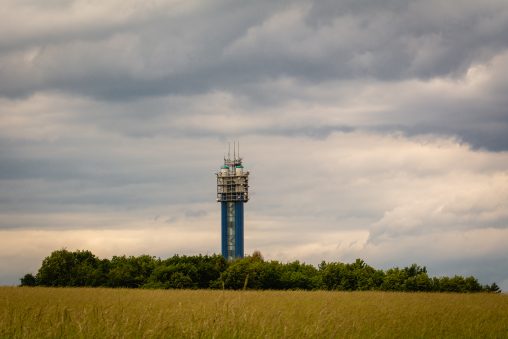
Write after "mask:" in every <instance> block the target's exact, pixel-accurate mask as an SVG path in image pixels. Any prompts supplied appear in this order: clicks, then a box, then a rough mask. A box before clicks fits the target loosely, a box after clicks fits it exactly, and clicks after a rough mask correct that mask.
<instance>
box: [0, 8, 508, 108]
mask: <svg viewBox="0 0 508 339" xmlns="http://www.w3.org/2000/svg"><path fill="white" fill-rule="evenodd" d="M125 7H127V8H128V7H129V6H128V5H125ZM139 7H140V9H139V11H137V12H136V11H134V10H133V9H130V10H125V9H124V10H125V11H126V12H127V14H126V15H124V16H121V17H119V18H118V19H116V20H112V22H113V23H109V22H108V21H106V20H104V21H99V22H87V21H84V20H81V22H80V24H72V22H67V21H62V23H60V25H57V27H58V28H57V29H52V30H51V29H48V30H46V31H42V32H39V31H30V23H29V24H28V28H25V29H24V30H23V31H21V30H20V31H21V32H16V30H14V33H13V34H12V36H11V35H7V34H6V33H4V34H3V35H2V36H1V37H2V39H1V40H0V42H2V43H1V44H0V46H2V47H1V51H2V53H1V55H2V59H3V60H2V61H3V63H4V64H5V65H8V66H10V67H7V68H5V67H4V68H3V69H2V78H3V79H4V81H2V88H1V89H0V93H1V94H3V95H4V96H15V95H22V94H25V95H26V94H30V93H32V92H34V91H41V90H42V91H43V90H48V89H58V90H64V91H73V92H76V93H80V94H85V95H93V96H96V97H100V98H104V99H112V100H114V99H117V100H124V99H126V98H129V97H137V96H145V95H162V94H168V93H196V92H203V91H208V90H210V89H214V88H219V89H221V88H225V89H234V88H235V87H236V85H238V84H244V83H249V82H256V81H259V80H260V79H263V78H267V77H268V78H272V77H279V76H289V77H295V78H299V79H303V80H306V81H312V82H320V81H323V80H330V79H336V78H351V77H365V76H367V77H374V78H378V79H385V78H386V79H401V78H413V77H416V78H428V77H432V76H448V75H453V74H457V73H461V72H464V71H465V70H467V68H468V67H469V66H470V65H471V64H472V63H475V62H483V61H486V60H488V59H489V58H491V57H492V56H493V55H495V54H496V53H497V52H499V51H502V50H503V49H505V48H507V46H508V35H507V34H505V33H506V31H507V29H508V20H506V18H507V16H508V12H507V8H506V7H507V6H505V4H504V2H503V1H488V2H482V3H478V2H468V1H461V2H460V5H458V4H455V3H453V4H452V3H442V2H434V1H431V2H429V1H410V2H407V1H384V2H380V1H363V2H361V3H359V2H355V1H341V2H336V1H333V2H329V1H323V2H321V1H320V2H316V3H314V4H312V6H309V5H306V4H304V3H299V2H286V3H285V4H279V5H274V4H270V3H265V2H256V4H250V5H239V4H238V3H233V2H222V3H216V4H215V5H214V6H210V5H209V6H205V7H204V8H196V9H194V10H187V11H184V12H183V13H181V14H180V15H175V14H174V13H173V12H172V10H171V6H161V8H159V9H158V10H157V8H150V6H148V5H147V6H146V7H145V6H139ZM48 12H50V13H51V10H48ZM53 14H55V13H53ZM136 14H138V15H136ZM55 15H57V17H58V15H60V16H65V15H66V11H65V10H61V11H60V12H56V14H55ZM48 20H49V19H48ZM83 21H84V22H83ZM69 26H70V27H69ZM16 33H17V34H16ZM30 49H32V50H33V51H32V52H31V55H29V56H26V54H27V53H28V54H30V51H29V50H30ZM23 55H25V59H26V60H25V61H23V62H21V61H19V59H20V58H21V59H22V58H23Z"/></svg>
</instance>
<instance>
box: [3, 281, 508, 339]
mask: <svg viewBox="0 0 508 339" xmlns="http://www.w3.org/2000/svg"><path fill="white" fill-rule="evenodd" d="M0 312H1V313H0V337H2V338H4V337H8V338H16V337H33V338H45V337H51V338H56V337H73V338H75V337H78V338H79V337H86V338H90V337H96V338H115V337H126V338H150V337H156V338H157V337H192V338H195V337H205V338H212V337H214V338H263V337H268V338H284V337H288V338H302V337H314V338H337V337H403V338H407V337H427V338H436V337H456V338H464V337H492V338H495V337H497V338H508V295H505V294H431V293H388V292H325V291H317V292H303V291H302V292H300V291H287V292H285V291H279V292H275V291H262V292H256V291H238V292H235V291H211V290H198V291H183V290H127V289H105V288H99V289H91V288H16V287H0Z"/></svg>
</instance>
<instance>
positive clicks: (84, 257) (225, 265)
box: [20, 249, 500, 293]
mask: <svg viewBox="0 0 508 339" xmlns="http://www.w3.org/2000/svg"><path fill="white" fill-rule="evenodd" d="M20 280H21V286H53V287H57V286H61V287H63V286H69V287H71V286H72V287H124V288H154V289H155V288H160V289H170V288H171V289H206V288H211V289H233V290H238V289H254V290H268V289H269V290H341V291H366V290H379V291H408V292H409V291H411V292H415V291H422V292H423V291H425V292H431V291H432V292H495V293H499V292H500V289H499V287H498V286H497V284H496V283H492V284H491V285H481V284H480V283H479V282H478V280H477V279H476V278H475V277H472V276H470V277H462V276H458V275H456V276H454V277H430V276H429V275H428V273H427V269H426V267H425V266H423V267H422V266H419V265H417V264H413V265H411V266H409V267H404V268H399V267H395V268H391V269H388V270H386V271H383V270H379V269H375V268H373V267H371V266H369V265H367V264H366V263H365V262H364V261H363V260H361V259H356V261H355V262H353V263H341V262H325V261H323V262H321V264H319V266H318V267H317V268H316V267H315V266H313V265H308V264H305V263H301V262H299V261H293V262H289V263H281V262H278V261H274V260H270V261H268V260H264V259H263V257H262V255H261V253H259V252H254V253H253V254H252V255H251V256H248V257H245V258H243V259H237V260H234V261H227V260H225V259H224V257H222V256H220V255H211V256H209V255H204V256H203V255H196V256H179V255H175V256H173V257H170V258H167V259H161V258H156V257H153V256H149V255H141V256H138V257H135V256H129V257H127V256H125V255H123V256H114V257H113V258H111V259H99V258H98V257H97V256H95V255H94V254H93V253H92V252H90V251H81V250H77V251H68V250H66V249H61V250H57V251H54V252H52V253H51V254H50V255H49V256H48V257H46V258H45V259H44V260H43V261H42V265H41V267H40V268H39V270H38V272H37V273H36V274H35V275H33V274H26V275H25V276H24V277H22V278H21V279H20Z"/></svg>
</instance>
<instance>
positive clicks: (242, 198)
mask: <svg viewBox="0 0 508 339" xmlns="http://www.w3.org/2000/svg"><path fill="white" fill-rule="evenodd" d="M237 149H238V151H237ZM230 153H231V151H229V152H228V156H227V157H224V165H223V166H222V167H221V169H220V170H219V171H218V172H217V201H218V202H220V203H221V235H222V255H223V256H224V258H226V259H227V260H233V259H236V258H243V255H244V249H243V204H244V203H245V202H247V201H249V172H248V171H246V170H245V169H244V168H243V165H242V158H240V144H238V148H237V147H236V143H234V146H233V158H231V154H230Z"/></svg>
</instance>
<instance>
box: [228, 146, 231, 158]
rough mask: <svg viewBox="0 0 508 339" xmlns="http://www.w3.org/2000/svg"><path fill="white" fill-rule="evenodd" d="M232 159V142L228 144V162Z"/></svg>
mask: <svg viewBox="0 0 508 339" xmlns="http://www.w3.org/2000/svg"><path fill="white" fill-rule="evenodd" d="M230 159H231V142H228V160H230Z"/></svg>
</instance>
